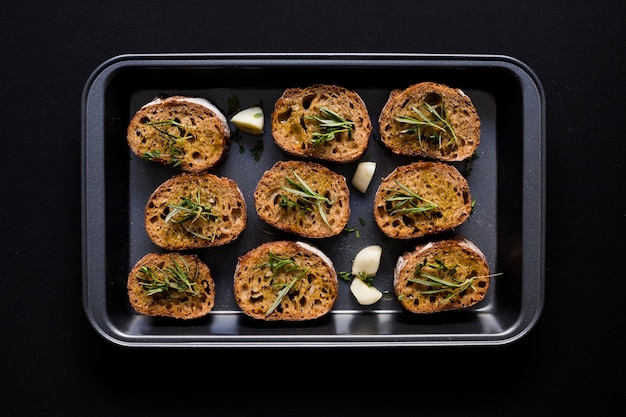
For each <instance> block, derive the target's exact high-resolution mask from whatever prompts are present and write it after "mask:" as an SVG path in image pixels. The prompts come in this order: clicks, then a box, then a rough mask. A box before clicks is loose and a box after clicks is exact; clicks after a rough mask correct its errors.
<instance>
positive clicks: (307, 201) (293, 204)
mask: <svg viewBox="0 0 626 417" xmlns="http://www.w3.org/2000/svg"><path fill="white" fill-rule="evenodd" d="M293 175H294V176H295V177H296V181H294V180H292V179H291V178H289V177H285V181H287V184H289V185H290V186H291V187H287V186H284V187H282V188H283V190H285V191H287V192H289V193H291V194H295V195H296V196H297V197H298V198H297V199H296V200H295V201H293V200H291V199H289V197H288V196H286V195H284V194H282V195H281V200H280V201H279V202H278V205H280V206H281V207H283V208H285V209H294V210H302V211H304V212H308V211H310V210H312V209H313V208H315V209H317V211H318V213H319V214H320V216H321V217H322V220H324V223H326V225H327V226H328V227H331V226H330V223H329V222H328V218H327V217H326V211H325V210H324V208H323V207H322V204H324V203H325V204H326V205H329V206H330V205H332V204H333V201H331V200H330V199H328V198H327V197H324V196H323V195H321V194H319V193H317V192H315V191H313V189H312V188H311V187H310V186H309V184H307V183H306V182H305V181H304V180H303V179H302V178H300V176H299V175H298V174H297V173H296V171H293Z"/></svg>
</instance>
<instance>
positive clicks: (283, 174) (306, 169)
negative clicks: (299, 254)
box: [254, 161, 350, 238]
mask: <svg viewBox="0 0 626 417" xmlns="http://www.w3.org/2000/svg"><path fill="white" fill-rule="evenodd" d="M296 175H297V176H298V177H300V178H301V179H302V180H303V181H304V182H305V183H306V184H307V185H308V186H310V187H311V189H312V190H313V191H314V192H316V193H318V194H320V195H321V196H323V197H325V198H327V199H328V200H329V201H330V203H327V202H321V203H320V204H319V208H318V206H315V205H313V204H307V203H303V199H302V198H300V197H299V196H298V195H296V194H294V193H292V192H289V191H288V190H286V189H285V188H289V189H294V188H295V187H294V185H292V184H290V183H289V182H288V181H287V178H289V179H290V180H292V181H294V182H295V183H298V179H297V177H296ZM285 199H286V200H287V201H288V204H289V205H291V207H289V206H288V205H286V204H284V202H285ZM254 204H255V208H256V211H257V213H258V215H259V217H260V218H261V220H263V221H265V222H266V223H268V224H269V225H271V226H273V227H275V228H277V229H280V230H283V231H286V232H290V233H295V234H297V235H299V236H303V237H308V238H325V237H331V236H335V235H338V234H339V233H341V232H342V231H343V230H344V228H345V227H346V225H347V224H348V220H349V219H350V189H349V188H348V184H347V181H346V178H345V177H344V176H343V175H340V174H337V173H336V172H334V171H332V170H331V169H329V168H327V167H325V166H323V165H321V164H318V163H316V162H311V161H278V162H276V163H275V164H274V165H273V166H272V168H270V169H269V170H267V171H265V173H264V174H263V176H262V177H261V179H260V180H259V182H258V184H257V186H256V189H255V191H254ZM320 210H323V212H324V214H325V217H326V220H327V221H328V224H327V223H326V221H325V220H324V218H323V217H322V215H321V213H320Z"/></svg>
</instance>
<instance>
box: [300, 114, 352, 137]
mask: <svg viewBox="0 0 626 417" xmlns="http://www.w3.org/2000/svg"><path fill="white" fill-rule="evenodd" d="M319 110H320V113H321V116H312V115H309V116H305V118H307V119H313V120H317V121H318V122H319V130H318V131H317V132H313V133H312V135H311V142H312V143H313V146H320V145H322V144H324V143H326V142H328V141H331V140H333V139H335V135H336V134H338V133H342V132H347V133H348V135H352V132H353V131H354V122H351V121H349V120H346V119H345V118H343V116H341V115H340V114H339V113H336V112H334V111H332V110H331V109H329V108H328V107H320V108H319Z"/></svg>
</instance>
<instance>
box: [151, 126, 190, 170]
mask: <svg viewBox="0 0 626 417" xmlns="http://www.w3.org/2000/svg"><path fill="white" fill-rule="evenodd" d="M144 125H146V126H152V127H153V128H154V129H155V130H156V131H157V132H159V134H160V135H161V137H162V138H164V139H165V141H166V143H165V150H166V153H165V154H163V153H161V151H159V150H154V151H151V152H150V151H149V152H144V153H143V154H142V155H141V157H142V158H143V159H145V160H148V161H150V160H154V159H165V160H166V162H167V163H168V164H169V165H172V166H174V167H177V166H178V165H180V163H181V162H182V158H181V156H182V155H183V154H184V150H183V148H181V147H180V142H181V141H183V140H189V139H192V138H193V137H194V136H193V135H192V134H191V133H189V130H191V129H192V127H191V126H185V125H183V124H182V123H179V122H177V121H175V120H171V119H168V120H159V121H156V122H147V123H144ZM168 127H173V128H174V129H168Z"/></svg>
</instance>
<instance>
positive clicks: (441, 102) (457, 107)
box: [378, 82, 480, 161]
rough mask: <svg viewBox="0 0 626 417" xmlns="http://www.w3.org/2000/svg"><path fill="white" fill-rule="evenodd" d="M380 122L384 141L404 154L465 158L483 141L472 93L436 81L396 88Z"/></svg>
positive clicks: (392, 149) (381, 135) (452, 158)
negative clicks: (400, 88)
mask: <svg viewBox="0 0 626 417" xmlns="http://www.w3.org/2000/svg"><path fill="white" fill-rule="evenodd" d="M378 125H379V128H380V139H381V142H382V143H383V144H384V145H385V146H386V147H387V148H389V149H390V150H391V151H392V152H394V153H396V154H400V155H408V156H421V157H425V158H431V159H437V160H440V161H462V160H465V159H467V158H469V157H470V156H472V155H473V154H474V152H475V151H476V148H477V147H478V145H479V144H480V119H479V117H478V112H477V111H476V108H475V107H474V104H473V103H472V100H471V99H470V98H469V96H467V95H466V94H465V93H464V92H463V91H462V90H460V89H458V88H451V87H448V86H446V85H443V84H437V83H433V82H422V83H418V84H414V85H412V86H410V87H408V88H406V89H404V90H393V91H392V92H391V93H390V95H389V98H388V100H387V103H386V104H385V106H384V107H383V109H382V111H381V113H380V115H379V118H378Z"/></svg>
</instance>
